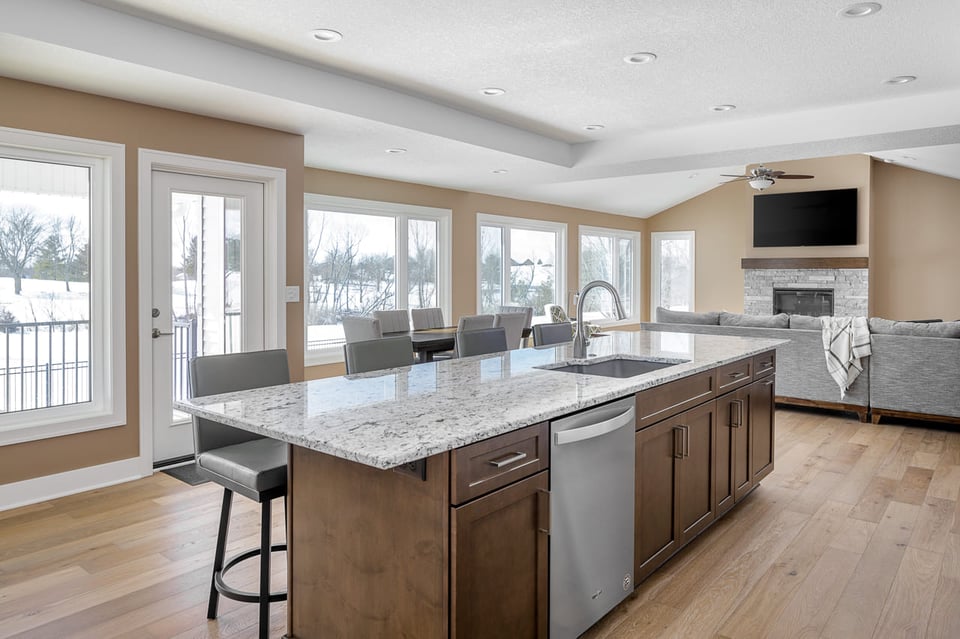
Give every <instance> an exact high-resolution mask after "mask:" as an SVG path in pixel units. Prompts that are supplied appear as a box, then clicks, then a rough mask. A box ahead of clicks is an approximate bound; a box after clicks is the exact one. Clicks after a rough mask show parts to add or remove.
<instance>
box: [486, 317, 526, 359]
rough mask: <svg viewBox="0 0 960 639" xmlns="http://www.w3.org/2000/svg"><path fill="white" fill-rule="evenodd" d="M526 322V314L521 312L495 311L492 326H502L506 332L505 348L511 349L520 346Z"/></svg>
mask: <svg viewBox="0 0 960 639" xmlns="http://www.w3.org/2000/svg"><path fill="white" fill-rule="evenodd" d="M526 322H527V316H526V315H525V314H523V313H497V314H496V315H494V316H493V326H494V328H496V327H498V326H499V327H503V330H504V331H505V332H506V334H507V348H508V349H510V350H511V351H513V350H516V349H518V348H520V341H521V340H522V339H523V328H524V324H526Z"/></svg>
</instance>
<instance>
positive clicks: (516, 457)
mask: <svg viewBox="0 0 960 639" xmlns="http://www.w3.org/2000/svg"><path fill="white" fill-rule="evenodd" d="M526 458H527V454H526V453H521V452H519V451H517V452H515V453H511V454H509V455H507V456H506V457H501V458H500V459H491V460H490V461H488V462H487V463H488V464H490V465H491V466H496V467H497V468H503V467H504V466H509V465H510V464H512V463H514V462H518V461H520V460H521V459H526Z"/></svg>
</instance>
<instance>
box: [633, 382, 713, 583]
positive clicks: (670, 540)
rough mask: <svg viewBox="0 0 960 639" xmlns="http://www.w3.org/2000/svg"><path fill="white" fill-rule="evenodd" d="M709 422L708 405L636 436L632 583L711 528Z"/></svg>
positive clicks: (710, 426) (665, 421)
mask: <svg viewBox="0 0 960 639" xmlns="http://www.w3.org/2000/svg"><path fill="white" fill-rule="evenodd" d="M715 417H716V415H715V407H714V402H712V401H710V402H706V403H704V404H702V405H700V406H698V407H696V408H693V409H691V410H688V411H685V412H683V413H680V414H679V415H675V416H673V417H671V418H669V419H666V420H663V421H661V422H659V423H657V424H654V425H653V426H648V427H647V428H643V429H641V430H640V431H638V432H637V440H636V455H637V457H636V468H637V475H636V485H635V499H636V511H635V518H634V532H635V542H634V555H635V557H634V564H635V568H634V572H635V578H636V579H637V580H638V581H639V580H641V579H644V578H645V577H647V576H649V575H650V574H651V573H652V572H653V571H654V570H656V569H657V568H658V567H659V566H661V565H662V564H663V563H664V562H665V561H666V560H667V559H669V558H670V556H671V555H673V553H674V552H676V551H677V550H678V549H679V548H680V547H681V546H683V545H684V544H686V543H687V542H688V541H690V540H691V539H693V538H694V537H695V536H696V535H698V534H699V533H700V532H701V531H703V530H704V529H705V528H706V527H707V526H709V525H710V524H711V523H713V520H714V497H713V494H714V489H713V486H714V481H715V479H714V474H715V473H714V470H713V465H714V453H713V450H714V437H715V432H716V426H715V421H716V419H715Z"/></svg>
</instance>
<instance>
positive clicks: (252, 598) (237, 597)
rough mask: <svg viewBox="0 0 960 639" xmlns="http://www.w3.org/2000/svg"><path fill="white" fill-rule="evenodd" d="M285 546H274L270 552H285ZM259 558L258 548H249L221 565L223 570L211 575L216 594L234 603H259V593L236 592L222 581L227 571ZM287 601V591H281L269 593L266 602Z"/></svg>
mask: <svg viewBox="0 0 960 639" xmlns="http://www.w3.org/2000/svg"><path fill="white" fill-rule="evenodd" d="M286 549H287V544H274V545H272V546H270V552H272V553H273V552H282V551H286ZM259 556H260V549H259V548H251V549H250V550H247V551H245V552H242V553H240V554H239V555H237V556H236V557H232V558H230V559H229V560H227V562H226V563H224V564H223V568H221V569H220V570H218V571H217V572H215V573H214V575H213V582H214V584H215V585H216V588H217V592H219V593H220V594H221V595H223V596H224V597H226V598H227V599H233V600H234V601H243V602H245V603H260V593H259V592H250V591H249V590H237V589H236V588H234V587H233V586H230V585H227V583H226V582H225V581H224V577H225V576H226V574H227V571H228V570H230V569H231V568H233V567H234V566H236V565H237V564H239V563H240V562H242V561H246V560H247V559H251V558H253V557H259ZM286 600H287V591H286V590H281V591H278V592H271V593H270V595H269V596H268V597H267V601H269V602H270V603H276V602H278V601H286Z"/></svg>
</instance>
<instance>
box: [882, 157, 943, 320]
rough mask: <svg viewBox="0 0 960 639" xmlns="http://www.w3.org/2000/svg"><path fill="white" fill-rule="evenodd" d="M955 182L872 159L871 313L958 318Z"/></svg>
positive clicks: (887, 315) (884, 315)
mask: <svg viewBox="0 0 960 639" xmlns="http://www.w3.org/2000/svg"><path fill="white" fill-rule="evenodd" d="M958 274H960V180H954V179H951V178H946V177H941V176H939V175H933V174H931V173H924V172H922V171H914V170H912V169H908V168H904V167H901V166H897V165H895V164H885V163H883V162H874V166H873V236H872V238H871V241H870V300H871V307H872V310H871V313H872V314H873V315H876V316H879V317H886V318H889V319H900V320H907V319H924V318H940V319H944V320H956V319H960V285H958V284H957V277H958Z"/></svg>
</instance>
